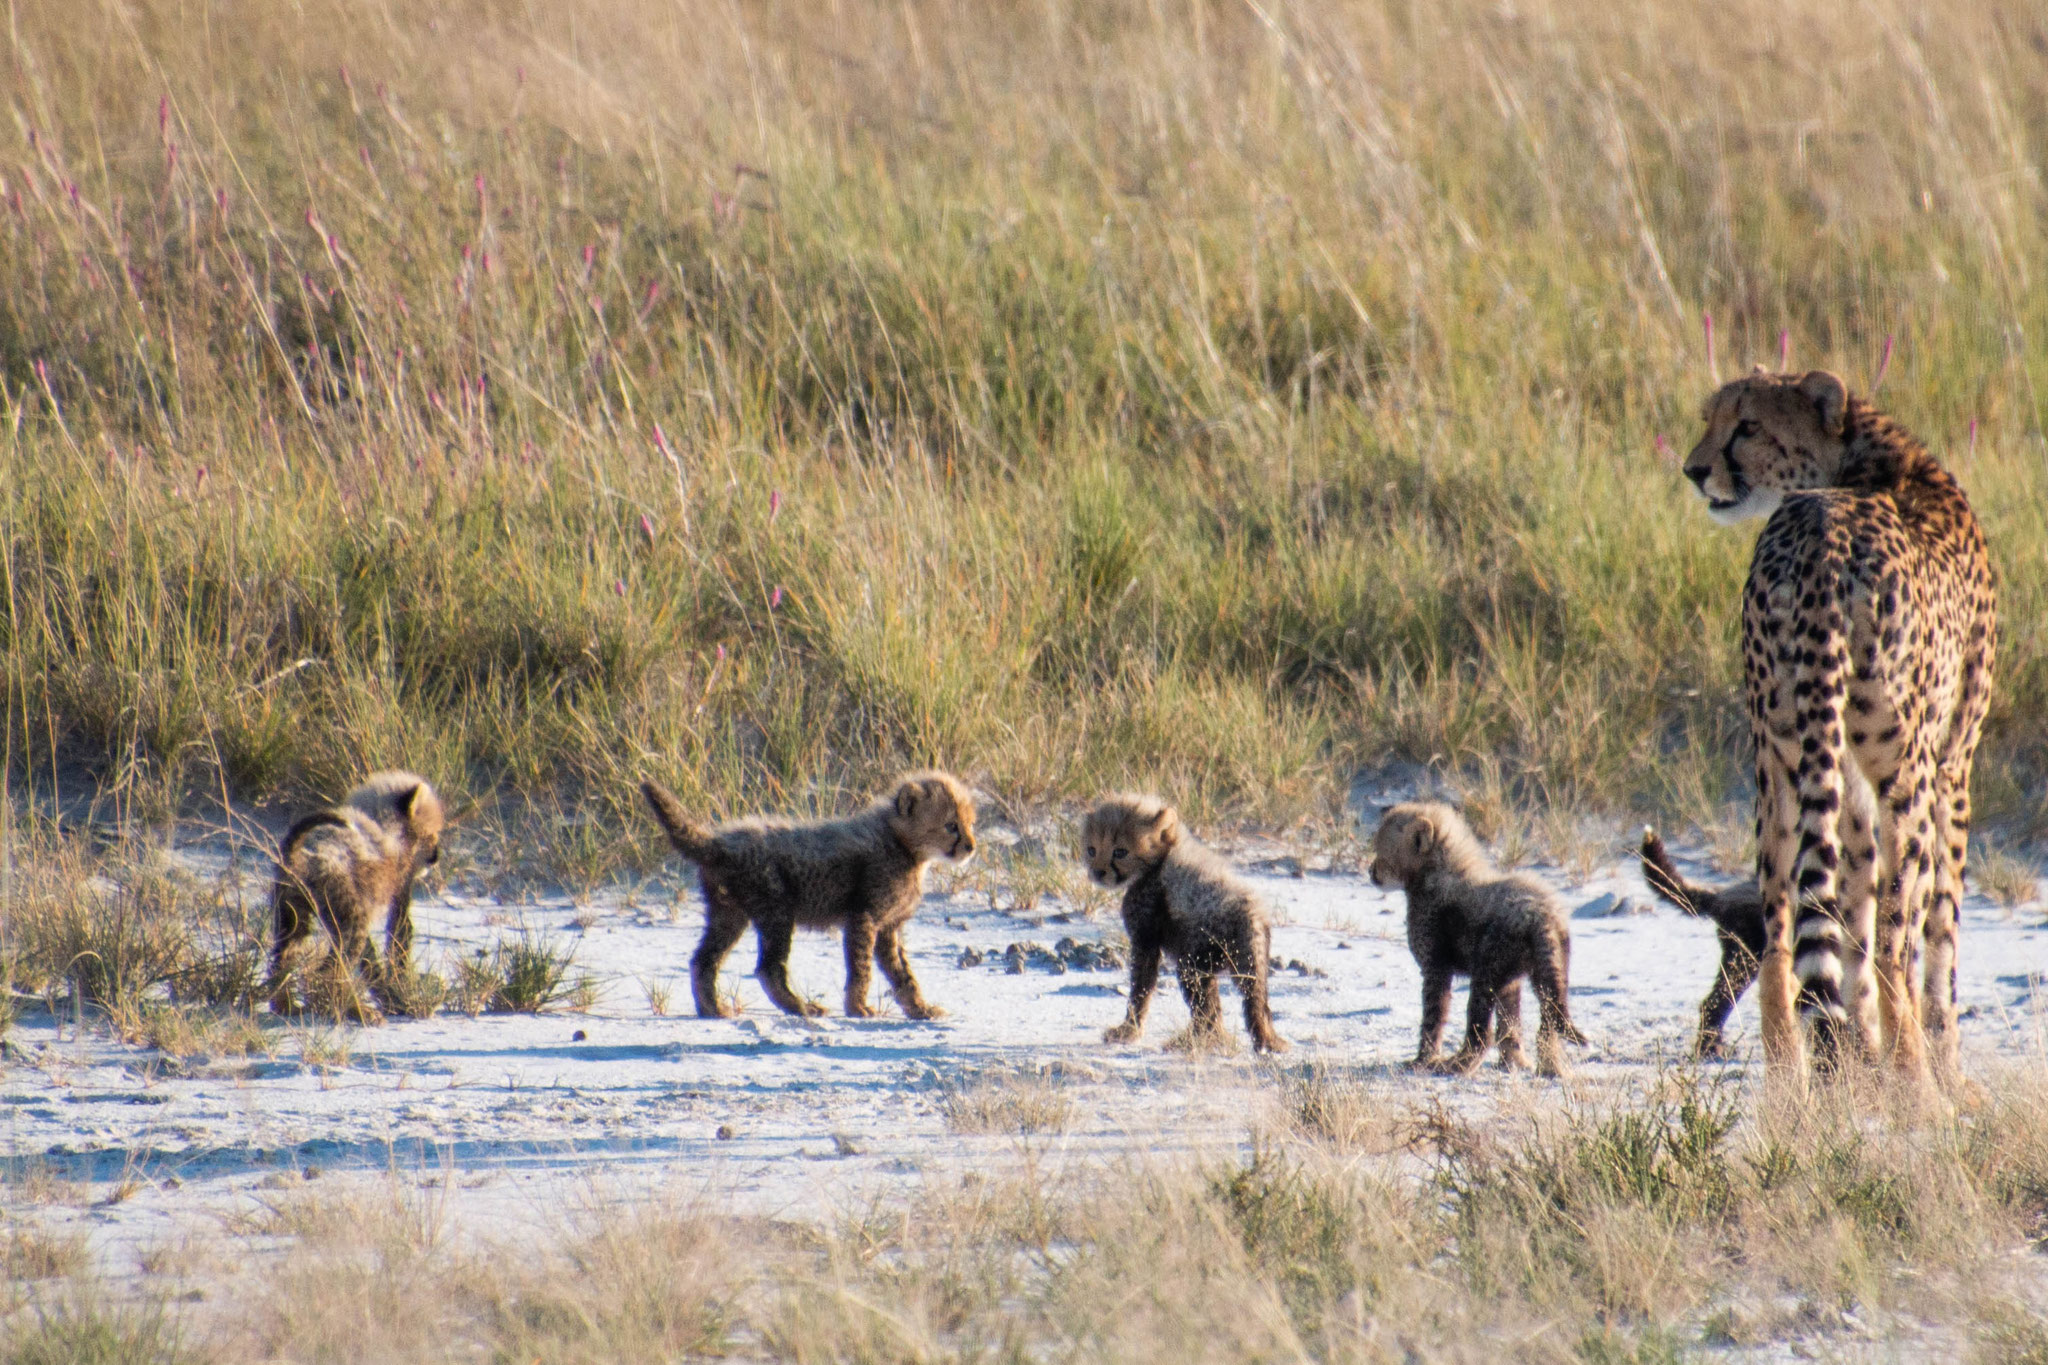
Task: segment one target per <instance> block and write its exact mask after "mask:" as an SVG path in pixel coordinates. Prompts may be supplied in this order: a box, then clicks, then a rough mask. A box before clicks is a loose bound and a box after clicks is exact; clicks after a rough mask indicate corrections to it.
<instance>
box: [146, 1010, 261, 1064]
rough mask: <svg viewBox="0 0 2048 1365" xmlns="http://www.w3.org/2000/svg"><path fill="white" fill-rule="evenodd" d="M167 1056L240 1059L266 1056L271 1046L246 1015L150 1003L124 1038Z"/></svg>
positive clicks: (253, 1019) (257, 1026)
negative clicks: (250, 1056)
mask: <svg viewBox="0 0 2048 1365" xmlns="http://www.w3.org/2000/svg"><path fill="white" fill-rule="evenodd" d="M128 1036H129V1037H130V1038H131V1039H132V1040H133V1041H135V1042H139V1043H141V1044H143V1045H144V1046H146V1047H153V1048H155V1049H156V1050H157V1051H159V1052H161V1053H163V1054H164V1055H165V1056H167V1057H176V1058H179V1059H180V1060H183V1059H186V1058H191V1057H243V1056H247V1055H248V1054H250V1053H252V1052H261V1053H265V1054H269V1053H271V1052H272V1051H274V1050H275V1044H274V1043H273V1042H272V1040H271V1037H270V1035H269V1034H267V1033H266V1032H265V1031H264V1029H263V1026H262V1025H261V1024H260V1023H258V1022H257V1021H256V1019H255V1018H253V1017H252V1016H251V1015H249V1014H248V1013H246V1012H244V1011H242V1010H235V1009H216V1008H212V1007H210V1006H205V1005H184V1004H178V1003H175V1002H169V1001H152V1002H150V1003H148V1004H145V1005H144V1006H143V1007H142V1010H141V1014H140V1017H139V1019H138V1020H137V1021H136V1022H135V1024H134V1026H133V1030H132V1032H130V1033H129V1035H128Z"/></svg>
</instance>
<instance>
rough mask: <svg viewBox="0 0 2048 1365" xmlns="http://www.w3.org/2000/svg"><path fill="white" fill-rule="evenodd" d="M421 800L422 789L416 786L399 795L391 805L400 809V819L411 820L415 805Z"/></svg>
mask: <svg viewBox="0 0 2048 1365" xmlns="http://www.w3.org/2000/svg"><path fill="white" fill-rule="evenodd" d="M419 799H420V789H419V788H418V787H416V786H414V787H407V788H406V789H405V790H404V791H402V792H400V793H399V794H398V799H397V800H395V801H393V802H392V803H391V804H392V805H393V806H395V807H397V808H398V818H399V819H401V820H410V819H412V808H413V806H414V804H415V803H417V802H418V801H419Z"/></svg>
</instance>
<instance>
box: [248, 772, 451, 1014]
mask: <svg viewBox="0 0 2048 1365" xmlns="http://www.w3.org/2000/svg"><path fill="white" fill-rule="evenodd" d="M446 823H447V822H446V817H445V816H444V815H443V814H442V811H441V800H440V798H439V797H438V796H436V795H435V794H434V789H433V788H432V787H430V786H428V785H427V782H426V780H425V779H424V778H421V777H416V776H414V775H413V774H412V773H408V772H397V771H388V772H379V773H372V774H371V775H370V776H369V777H368V778H367V779H366V780H365V781H364V782H363V784H362V785H361V786H360V787H357V788H356V789H355V790H354V791H352V792H350V793H349V794H348V795H347V796H346V797H345V798H343V800H342V803H341V804H340V805H338V806H333V807H330V808H329V809H327V810H323V811H319V812H317V813H315V814H313V815H309V816H307V817H306V818H305V819H303V820H301V821H299V822H298V823H297V824H295V825H293V826H292V827H291V829H290V830H289V831H288V832H287V833H286V834H285V836H284V840H283V842H282V843H281V844H280V845H279V847H278V855H277V879H276V881H275V882H274V883H273V885H272V887H271V894H270V905H271V920H272V934H271V946H270V976H269V979H268V980H267V981H266V982H265V983H264V986H263V991H264V993H265V994H266V995H268V996H269V997H270V1008H271V1009H272V1010H274V1011H276V1012H277V1013H279V1014H285V1013H289V1012H290V1010H291V1008H292V998H291V968H290V967H289V966H288V965H287V961H286V959H287V958H292V957H297V956H300V955H301V954H300V953H299V952H298V951H297V950H298V949H299V948H300V947H301V945H303V944H304V943H305V941H306V940H307V939H308V938H310V937H312V935H313V931H314V929H315V928H320V929H325V930H326V931H327V934H328V935H329V936H330V937H331V938H332V939H333V940H334V948H335V951H334V953H333V954H332V955H331V956H330V957H329V958H328V959H327V966H326V979H325V980H323V981H322V982H321V983H320V989H319V991H318V992H317V994H318V995H319V996H322V997H324V998H325V1001H326V1003H327V1004H328V1005H330V1006H331V1007H332V1008H333V1009H334V1011H335V1013H336V1014H337V1015H338V1016H346V1017H348V1018H351V1019H353V1020H355V1021H356V1022H357V1023H363V1024H376V1023H382V1022H383V1019H384V1016H383V1014H382V1013H381V1012H380V1011H379V1010H378V1008H377V1006H376V1005H374V1004H372V1003H369V1001H368V999H367V998H366V992H368V993H371V994H374V995H376V996H377V997H378V998H379V999H381V1000H382V1001H383V1003H384V1005H385V1006H386V1007H387V1008H398V1005H397V1004H395V1003H394V999H393V990H394V986H395V983H402V982H403V981H404V980H405V977H406V974H407V972H408V970H409V969H410V967H411V961H412V884H413V879H414V878H415V877H416V876H418V874H419V873H420V871H421V870H422V869H423V868H427V867H430V866H432V865H433V864H434V863H436V862H438V861H440V858H441V830H442V828H443V826H444V825H445V824H446ZM379 911H382V912H383V915H384V953H385V962H384V963H383V964H382V965H381V966H380V965H379V964H378V962H377V950H376V948H375V947H374V946H373V945H372V944H371V942H370V923H371V921H372V920H373V919H374V918H375V917H376V915H377V914H378V912H379Z"/></svg>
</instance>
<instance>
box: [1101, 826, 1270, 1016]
mask: <svg viewBox="0 0 2048 1365" xmlns="http://www.w3.org/2000/svg"><path fill="white" fill-rule="evenodd" d="M1081 844H1082V858H1083V860H1084V861H1085V862H1086V863H1087V865H1088V878H1089V880H1090V881H1093V882H1094V883H1095V884H1096V885H1097V886H1101V887H1107V888H1109V889H1110V890H1118V889H1121V890H1122V891H1123V893H1124V903H1123V912H1124V932H1125V933H1126V934H1128V935H1130V939H1131V999H1130V1006H1129V1008H1128V1009H1127V1010H1126V1011H1125V1013H1124V1021H1123V1022H1122V1023H1121V1024H1118V1025H1117V1026H1116V1027H1115V1028H1113V1029H1110V1030H1109V1031H1108V1032H1107V1033H1105V1034H1103V1041H1105V1042H1110V1043H1130V1042H1136V1041H1137V1039H1138V1036H1139V1035H1140V1034H1141V1033H1143V1032H1144V1029H1145V1013H1146V1011H1147V1010H1148V1009H1149V1008H1150V1007H1151V1004H1152V991H1153V989H1154V987H1156V986H1157V985H1158V983H1159V965H1160V959H1161V958H1162V957H1163V956H1170V957H1172V958H1173V960H1174V963H1175V965H1176V966H1177V967H1178V968H1179V970H1180V990H1181V994H1182V995H1183V996H1185V997H1186V999H1187V1002H1188V1014H1189V1016H1190V1017H1191V1021H1192V1030H1191V1031H1192V1033H1193V1034H1194V1036H1195V1037H1196V1038H1202V1037H1205V1036H1206V1037H1213V1036H1215V1035H1217V1034H1219V1033H1221V1031H1222V1028H1223V1000H1222V995H1221V993H1220V991H1219V990H1218V988H1217V982H1216V978H1217V977H1218V975H1220V974H1228V975H1229V976H1230V978H1231V979H1232V980H1233V981H1235V982H1236V983H1237V993H1238V995H1239V997H1240V998H1242V999H1243V1001H1244V1026H1245V1031H1246V1032H1248V1033H1249V1034H1251V1039H1252V1047H1253V1048H1254V1049H1255V1050H1257V1051H1260V1052H1285V1051H1286V1050H1287V1040H1286V1039H1284V1038H1282V1037H1281V1036H1280V1035H1279V1033H1277V1032H1276V1031H1275V1030H1274V1028H1273V1014H1272V1011H1271V1009H1270V1008H1269V1007H1268V1005H1267V1000H1266V973H1267V969H1268V967H1269V965H1270V961H1271V958H1272V930H1271V928H1270V926H1269V925H1268V923H1267V917H1266V908H1265V906H1263V905H1262V904H1260V903H1259V898H1258V896H1257V894H1256V893H1254V892H1253V891H1252V889H1251V888H1250V887H1249V886H1246V885H1245V884H1244V883H1243V882H1242V881H1240V880H1239V879H1238V878H1237V876H1236V875H1235V874H1233V873H1232V872H1231V870H1230V868H1229V867H1228V866H1227V865H1226V864H1225V863H1224V861H1223V860H1222V859H1221V858H1219V857H1217V856H1216V855H1215V854H1214V853H1212V852H1210V851H1209V850H1208V849H1206V848H1204V847H1203V846H1202V845H1201V844H1199V843H1197V842H1196V841H1195V840H1194V838H1193V837H1192V836H1191V835H1189V834H1188V833H1187V831H1186V830H1185V829H1183V828H1182V826H1181V823H1180V816H1179V814H1178V813H1177V812H1175V810H1174V809H1173V807H1171V806H1169V805H1167V804H1166V803H1165V802H1163V801H1161V800H1159V799H1158V798H1157V797H1154V796H1112V797H1109V798H1108V799H1107V800H1105V801H1103V802H1102V804H1101V805H1099V806H1097V807H1096V808H1095V809H1094V810H1093V811H1091V812H1089V815H1088V818H1087V820H1086V821H1084V822H1083V824H1082V826H1081Z"/></svg>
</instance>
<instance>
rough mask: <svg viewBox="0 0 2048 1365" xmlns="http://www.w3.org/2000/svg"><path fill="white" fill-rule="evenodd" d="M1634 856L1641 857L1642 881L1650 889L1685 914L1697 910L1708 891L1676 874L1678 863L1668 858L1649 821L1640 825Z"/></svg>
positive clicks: (1697, 912)
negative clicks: (1640, 841) (1639, 840)
mask: <svg viewBox="0 0 2048 1365" xmlns="http://www.w3.org/2000/svg"><path fill="white" fill-rule="evenodd" d="M1636 856H1637V857H1639V858H1641V859H1642V860H1643V881H1644V883H1645V884H1646V885H1648V887H1649V888H1650V889H1651V890H1652V891H1654V892H1656V893H1657V894H1658V895H1659V896H1662V897H1663V898H1664V899H1665V900H1667V901H1670V902H1671V903H1672V904H1673V905H1675V906H1677V907H1678V908H1679V909H1681V910H1683V911H1685V913H1686V914H1688V915H1697V914H1699V913H1700V907H1701V906H1702V905H1703V904H1704V903H1705V902H1706V900H1707V899H1708V897H1709V895H1710V893H1708V892H1706V891H1702V890H1701V889H1700V888H1699V887H1696V886H1691V885H1688V884H1687V882H1686V880H1685V878H1684V877H1683V876H1681V875H1679V871H1678V864H1676V863H1674V862H1672V861H1671V854H1670V853H1669V852H1667V851H1666V850H1665V848H1664V841H1663V840H1662V839H1660V838H1659V837H1657V831H1656V830H1654V829H1651V828H1650V827H1649V826H1648V825H1645V826H1643V846H1642V848H1641V849H1640V850H1639V851H1638V852H1637V854H1636Z"/></svg>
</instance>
